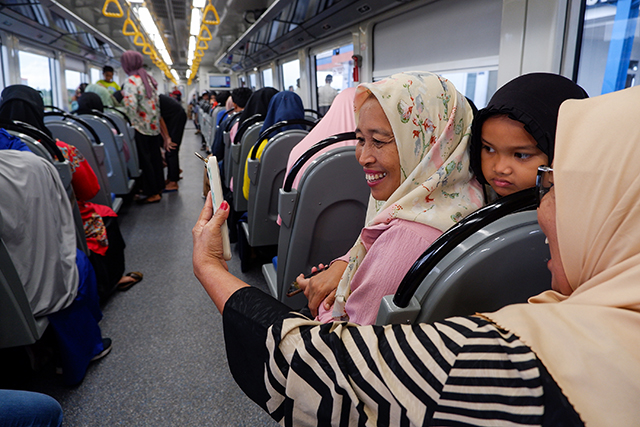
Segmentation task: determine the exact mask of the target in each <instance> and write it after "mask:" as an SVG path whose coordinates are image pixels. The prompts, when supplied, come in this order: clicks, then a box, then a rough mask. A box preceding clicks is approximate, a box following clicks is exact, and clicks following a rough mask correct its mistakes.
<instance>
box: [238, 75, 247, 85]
mask: <svg viewBox="0 0 640 427" xmlns="http://www.w3.org/2000/svg"><path fill="white" fill-rule="evenodd" d="M238 87H247V79H246V78H245V77H244V76H238Z"/></svg>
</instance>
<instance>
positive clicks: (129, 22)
mask: <svg viewBox="0 0 640 427" xmlns="http://www.w3.org/2000/svg"><path fill="white" fill-rule="evenodd" d="M127 26H130V27H131V28H133V30H129V29H128V28H127ZM138 33H139V31H138V27H136V24H134V23H133V21H132V20H131V15H130V10H127V19H125V20H124V24H123V25H122V34H123V35H125V36H135V35H136V34H138Z"/></svg>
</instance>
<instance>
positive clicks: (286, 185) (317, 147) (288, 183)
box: [282, 132, 356, 192]
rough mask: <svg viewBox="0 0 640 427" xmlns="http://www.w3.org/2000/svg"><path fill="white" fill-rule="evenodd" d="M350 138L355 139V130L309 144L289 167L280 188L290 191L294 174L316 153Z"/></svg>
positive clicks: (294, 177)
mask: <svg viewBox="0 0 640 427" xmlns="http://www.w3.org/2000/svg"><path fill="white" fill-rule="evenodd" d="M352 139H356V133H355V132H344V133H339V134H337V135H333V136H330V137H328V138H325V139H323V140H322V141H320V142H317V143H316V144H314V145H313V146H311V148H309V149H308V150H307V151H305V152H304V153H303V154H302V156H300V157H299V158H298V160H296V162H295V163H294V164H293V166H292V167H291V170H290V171H289V173H288V174H287V177H286V178H285V180H284V185H283V186H282V190H283V191H286V192H289V191H291V187H293V181H294V180H295V179H296V175H297V174H298V172H300V169H302V166H303V165H304V164H305V163H307V162H308V161H309V160H310V159H311V158H312V157H313V156H314V155H315V154H316V153H318V152H319V151H321V150H323V149H325V148H327V147H329V146H331V145H333V144H336V143H338V142H343V141H350V140H352Z"/></svg>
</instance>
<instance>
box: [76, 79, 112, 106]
mask: <svg viewBox="0 0 640 427" xmlns="http://www.w3.org/2000/svg"><path fill="white" fill-rule="evenodd" d="M84 92H85V93H95V94H96V95H98V96H99V97H100V100H101V101H102V105H103V106H104V107H115V106H117V105H120V103H119V102H118V101H117V100H116V98H114V95H113V94H115V92H114V93H113V94H112V93H111V92H110V91H109V89H107V88H106V87H104V86H102V85H99V84H97V83H93V84H90V85H88V86H87V87H86V88H85V90H84ZM117 92H120V91H119V90H118V91H117Z"/></svg>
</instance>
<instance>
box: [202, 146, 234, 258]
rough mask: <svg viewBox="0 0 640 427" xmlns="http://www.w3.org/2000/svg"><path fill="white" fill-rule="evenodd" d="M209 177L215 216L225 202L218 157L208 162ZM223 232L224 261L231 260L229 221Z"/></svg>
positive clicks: (223, 225)
mask: <svg viewBox="0 0 640 427" xmlns="http://www.w3.org/2000/svg"><path fill="white" fill-rule="evenodd" d="M207 176H208V177H209V185H210V186H211V198H212V201H213V213H214V214H215V213H216V211H217V210H218V208H219V207H220V204H221V203H222V201H223V200H224V198H223V196H222V183H221V182H220V171H219V170H218V160H217V159H216V156H211V157H209V161H208V162H207ZM220 230H221V231H222V252H223V256H224V259H225V260H226V261H229V260H230V259H231V243H230V242H229V228H228V227H227V221H225V222H224V224H222V227H221V228H220Z"/></svg>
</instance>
